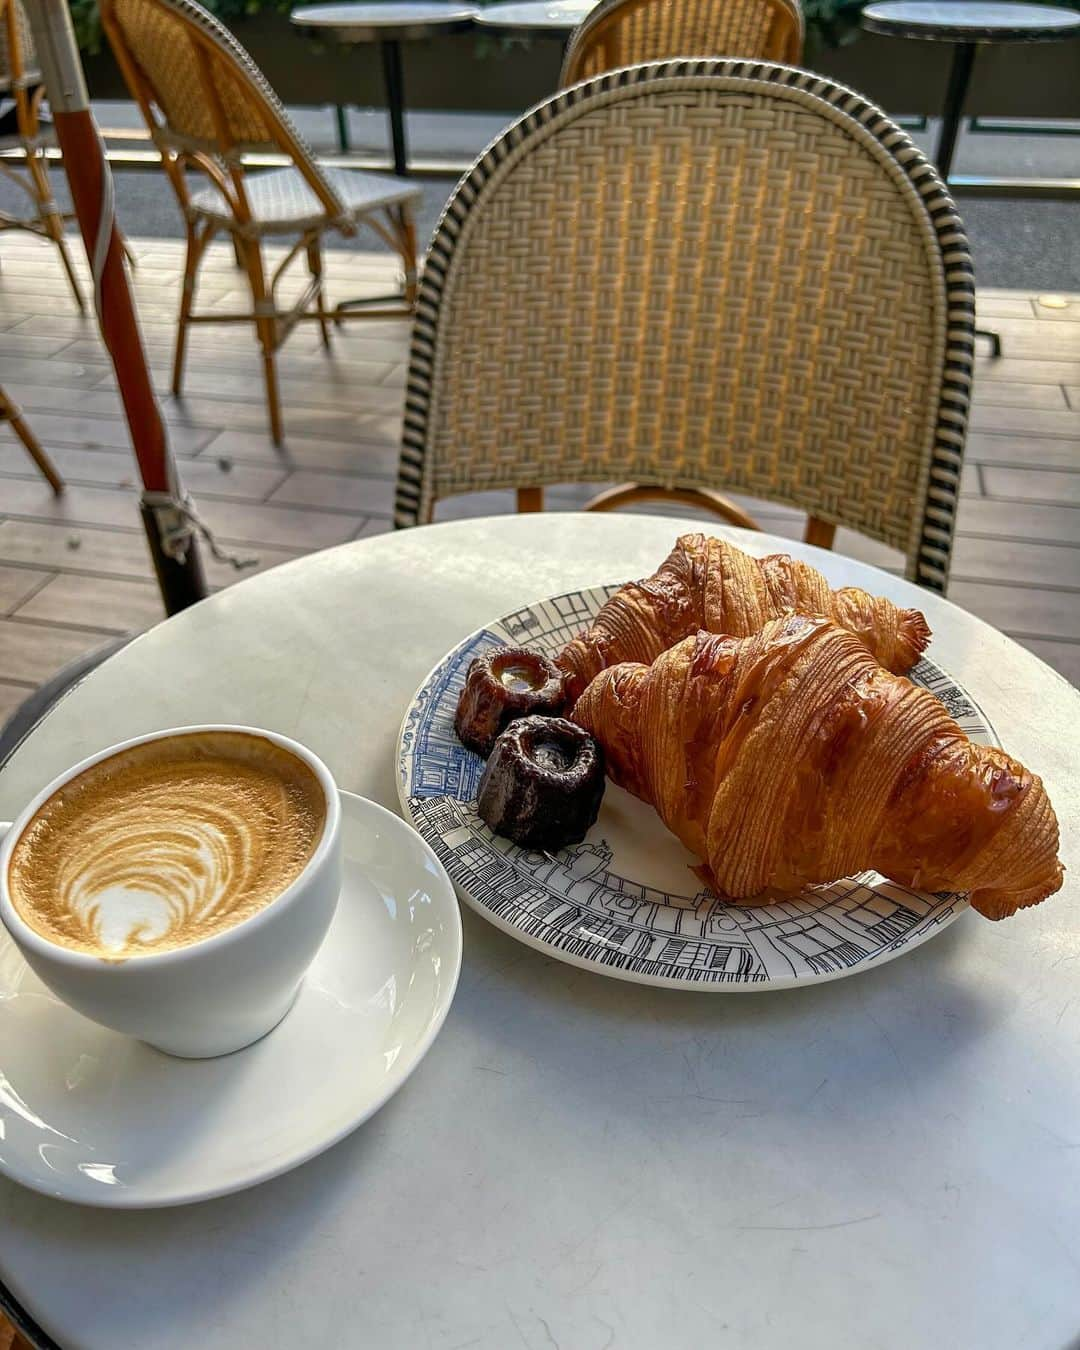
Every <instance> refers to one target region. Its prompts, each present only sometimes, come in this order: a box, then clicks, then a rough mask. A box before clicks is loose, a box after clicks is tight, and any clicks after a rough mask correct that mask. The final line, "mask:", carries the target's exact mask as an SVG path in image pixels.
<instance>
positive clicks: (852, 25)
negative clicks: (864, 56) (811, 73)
mask: <svg viewBox="0 0 1080 1350" xmlns="http://www.w3.org/2000/svg"><path fill="white" fill-rule="evenodd" d="M866 2H867V0H803V14H804V15H805V16H806V58H805V59H806V61H807V64H810V63H811V62H812V60H813V57H814V55H815V53H817V52H820V51H822V50H824V48H826V47H844V46H846V45H847V44H848V43H849V42H854V41H855V39H856V38H857V37H858V35H859V15H860V14H861V13H862V9H863V5H864V4H865V3H866Z"/></svg>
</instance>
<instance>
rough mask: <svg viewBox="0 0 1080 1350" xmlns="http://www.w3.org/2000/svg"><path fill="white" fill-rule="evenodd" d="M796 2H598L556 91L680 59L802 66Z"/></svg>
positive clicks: (571, 48)
mask: <svg viewBox="0 0 1080 1350" xmlns="http://www.w3.org/2000/svg"><path fill="white" fill-rule="evenodd" d="M803 32H804V28H803V14H802V9H801V8H800V6H799V0H600V4H598V5H597V6H596V8H595V9H594V10H592V11H591V12H590V13H589V14H588V15H587V16H586V18H585V19H584V20H583V22H582V23H580V24H579V25H578V27H577V28H576V29H575V30H574V33H573V36H572V37H571V39H570V42H569V44H568V45H567V48H566V55H565V56H564V58H563V65H562V74H561V75H560V76H559V87H560V88H562V89H565V88H566V87H567V86H568V85H571V84H577V82H578V81H579V80H587V79H590V78H591V77H592V76H594V75H601V74H603V72H604V71H605V70H615V69H616V68H617V67H619V66H632V65H639V64H641V63H642V62H646V61H668V60H672V59H673V58H675V57H679V56H739V57H743V58H744V59H747V60H758V61H780V62H783V63H784V64H785V65H790V66H797V65H798V64H799V63H800V62H801V61H802V51H803Z"/></svg>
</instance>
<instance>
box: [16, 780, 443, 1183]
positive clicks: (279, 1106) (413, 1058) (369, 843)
mask: <svg viewBox="0 0 1080 1350" xmlns="http://www.w3.org/2000/svg"><path fill="white" fill-rule="evenodd" d="M341 802H342V820H341V828H342V843H343V846H344V855H345V884H344V887H343V889H342V893H341V900H340V902H339V904H338V910H337V914H336V915H335V917H334V921H333V923H332V925H331V927H330V931H329V933H328V934H327V937H326V941H325V942H324V944H323V946H322V948H321V950H320V951H319V954H318V955H317V956H316V958H315V961H314V963H313V965H312V966H311V969H310V970H309V971H308V974H307V977H306V979H305V981H304V984H303V986H302V988H301V991H300V997H299V998H298V999H297V1001H296V1004H295V1005H294V1007H293V1009H292V1011H291V1012H290V1013H289V1014H288V1016H287V1017H286V1018H285V1020H284V1021H283V1022H281V1023H280V1024H279V1025H278V1026H277V1027H276V1028H275V1030H273V1031H272V1032H271V1033H270V1034H269V1035H268V1036H266V1037H264V1038H263V1040H261V1041H258V1042H257V1043H256V1044H255V1045H252V1046H249V1047H248V1048H247V1049H246V1050H240V1051H238V1052H237V1053H236V1054H233V1055H225V1056H222V1057H221V1058H220V1059H206V1060H182V1059H173V1058H171V1057H170V1056H169V1055H164V1054H162V1053H161V1052H160V1051H157V1050H152V1049H151V1048H150V1047H149V1046H146V1045H143V1044H142V1043H140V1042H139V1041H135V1040H132V1039H131V1038H130V1037H127V1036H121V1035H118V1034H117V1033H116V1032H113V1031H107V1030H106V1029H105V1028H103V1027H99V1026H97V1025H96V1024H95V1023H93V1022H89V1021H87V1020H86V1018H84V1017H81V1016H80V1015H79V1014H78V1013H76V1012H73V1011H72V1010H71V1009H70V1008H68V1007H66V1006H65V1005H64V1004H63V1003H61V1002H60V1001H59V1000H58V999H57V998H55V997H54V996H53V995H52V994H51V993H49V991H48V990H47V989H46V988H45V987H44V985H42V984H41V983H40V981H39V980H38V979H37V977H36V976H35V975H34V974H33V972H32V971H31V970H30V969H29V967H28V966H27V965H26V963H25V962H24V961H23V959H22V957H21V956H20V954H19V952H18V949H17V948H16V947H15V945H14V944H13V943H12V941H11V939H10V938H9V937H8V935H7V933H6V931H5V930H4V929H3V928H0V1172H3V1173H4V1174H5V1175H7V1176H9V1177H11V1178H12V1179H13V1180H14V1181H18V1182H21V1183H22V1184H23V1185H24V1186H29V1187H31V1188H32V1189H33V1190H36V1191H42V1192H44V1193H45V1194H46V1195H54V1196H58V1197H60V1198H61V1199H64V1200H74V1201H77V1202H78V1203H80V1204H84V1205H100V1206H105V1207H107V1208H112V1209H148V1208H156V1207H159V1206H164V1205H180V1204H186V1203H189V1202H191V1201H194V1200H207V1199H209V1198H210V1197H211V1196H215V1195H225V1194H227V1193H228V1192H229V1191H237V1190H242V1189H243V1188H244V1187H246V1186H254V1185H255V1184H256V1183H257V1182H260V1181H266V1180H267V1179H268V1178H270V1177H273V1176H277V1175H278V1174H279V1173H281V1172H287V1171H288V1170H289V1169H290V1168H292V1167H296V1166H297V1165H298V1164H299V1163H302V1162H305V1161H307V1159H308V1158H312V1157H314V1156H315V1154H317V1153H321V1152H322V1151H323V1150H324V1149H326V1148H329V1147H330V1145H331V1144H335V1143H337V1141H338V1140H339V1139H341V1138H343V1137H344V1136H345V1135H346V1134H348V1133H349V1132H350V1131H351V1130H354V1129H355V1128H356V1127H357V1126H358V1125H359V1124H360V1123H361V1122H362V1121H364V1120H366V1119H367V1118H368V1116H370V1115H372V1113H373V1112H375V1111H377V1110H378V1108H379V1107H380V1106H382V1105H383V1103H384V1102H385V1101H387V1100H388V1098H390V1097H391V1096H393V1094H394V1093H395V1092H396V1091H397V1090H398V1088H399V1087H401V1085H402V1083H404V1082H405V1080H406V1079H407V1078H408V1076H409V1074H410V1073H412V1071H413V1069H415V1068H416V1066H417V1065H418V1064H419V1063H420V1061H421V1059H423V1057H424V1055H425V1053H426V1052H427V1050H428V1048H429V1047H430V1045H431V1043H432V1041H433V1040H434V1039H435V1037H436V1035H437V1034H438V1031H439V1028H440V1027H441V1026H442V1024H443V1021H444V1019H445V1017H446V1014H447V1011H448V1010H449V1007H450V1003H451V1000H452V999H453V997H454V989H455V987H456V985H457V978H458V972H459V970H460V969H461V916H460V913H459V911H458V906H457V901H456V900H455V898H454V893H453V889H452V887H451V886H450V883H449V880H448V879H447V876H446V873H445V872H444V871H443V869H442V867H441V865H440V864H439V862H438V861H437V860H436V858H435V856H434V855H433V853H432V852H431V850H430V849H429V848H428V847H427V846H426V845H425V844H424V842H423V841H422V840H421V839H419V838H418V837H417V835H416V834H415V833H414V831H413V830H411V829H410V828H409V826H408V825H406V824H405V822H404V821H402V820H401V819H399V818H398V817H397V816H396V815H394V814H393V813H392V812H390V811H387V810H385V809H384V808H383V807H381V806H376V805H375V803H374V802H369V801H366V800H365V799H364V798H362V797H354V796H353V795H352V794H351V793H348V792H343V793H342V794H341Z"/></svg>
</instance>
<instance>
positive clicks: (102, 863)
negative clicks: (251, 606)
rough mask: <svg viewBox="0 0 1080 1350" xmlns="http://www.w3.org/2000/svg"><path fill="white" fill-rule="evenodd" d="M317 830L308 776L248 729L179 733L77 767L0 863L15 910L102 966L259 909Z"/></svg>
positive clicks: (280, 887)
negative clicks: (5, 869)
mask: <svg viewBox="0 0 1080 1350" xmlns="http://www.w3.org/2000/svg"><path fill="white" fill-rule="evenodd" d="M325 824H326V800H325V796H324V793H323V789H322V785H321V783H320V782H319V779H318V778H317V777H316V775H315V773H314V772H313V771H312V770H311V769H310V768H309V767H308V765H307V764H305V763H304V762H303V761H302V760H300V759H298V758H297V757H296V756H295V755H293V754H291V753H290V752H289V751H288V750H285V749H284V748H282V747H281V746H278V745H275V744H274V743H273V742H272V741H268V740H266V739H264V738H263V737H261V736H255V735H252V734H250V733H247V732H233V731H207V732H192V733H186V734H185V733H181V734H178V735H175V736H167V737H164V738H162V739H161V740H155V741H148V742H145V743H144V744H142V745H137V746H132V747H131V748H130V749H127V750H122V751H120V752H119V753H118V754H116V755H112V756H110V757H109V758H108V759H105V760H102V761H100V762H99V763H98V764H94V765H92V766H91V767H90V768H89V769H85V770H84V771H83V772H82V773H81V774H79V775H78V776H77V777H76V778H73V779H72V780H71V781H70V782H68V783H65V784H64V786H63V787H61V788H59V789H58V790H57V791H56V792H54V793H53V795H52V796H51V797H50V798H49V799H48V801H47V802H45V804H44V805H43V806H41V807H40V808H39V809H38V811H37V812H36V813H35V815H34V816H33V818H32V819H31V820H30V822H29V824H28V825H27V826H26V828H25V829H24V830H23V832H22V835H21V836H20V838H19V841H18V843H17V844H16V845H15V848H14V850H13V851H12V854H11V860H10V863H9V866H8V877H7V881H8V891H9V894H10V896H11V901H12V904H13V905H14V907H15V909H16V911H17V912H18V914H19V916H20V917H21V918H22V919H23V920H24V922H25V923H27V924H28V925H29V926H30V927H31V928H32V929H34V930H35V932H37V933H39V934H40V935H41V936H42V937H44V938H47V939H48V940H49V941H50V942H55V943H58V944H59V945H60V946H62V947H69V948H72V949H73V950H75V951H81V952H89V953H91V954H93V955H96V956H101V957H104V958H106V959H114V960H115V959H121V958H126V957H130V956H138V955H141V954H145V953H150V952H162V951H170V950H172V949H174V948H177V947H186V946H188V945H190V944H191V943H193V942H199V941H201V940H202V939H204V938H208V937H212V936H213V935H214V934H216V933H220V932H223V931H224V930H225V929H227V928H231V927H233V926H234V925H235V924H238V923H242V922H243V921H244V920H245V919H247V918H249V917H250V916H251V915H252V914H255V913H256V912H257V911H258V910H260V909H262V908H263V907H264V906H266V905H268V904H269V903H270V902H271V901H272V900H273V899H275V897H276V896H278V895H280V894H281V893H282V891H284V890H285V889H286V888H287V887H288V886H289V885H290V884H291V883H292V882H293V881H295V879H296V878H297V877H298V876H299V874H300V873H301V872H302V871H303V869H304V867H305V866H306V864H307V862H308V860H309V859H310V858H311V856H312V854H313V853H314V852H315V849H316V848H317V846H318V844H319V840H320V839H321V837H322V833H323V829H324V827H325Z"/></svg>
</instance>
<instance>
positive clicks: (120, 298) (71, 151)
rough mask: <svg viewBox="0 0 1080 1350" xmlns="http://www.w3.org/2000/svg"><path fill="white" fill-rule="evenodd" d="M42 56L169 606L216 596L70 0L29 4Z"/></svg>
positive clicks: (152, 548)
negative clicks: (130, 270)
mask: <svg viewBox="0 0 1080 1350" xmlns="http://www.w3.org/2000/svg"><path fill="white" fill-rule="evenodd" d="M26 8H27V11H28V13H29V17H30V26H31V29H32V30H33V34H34V43H35V46H36V48H37V56H38V61H39V63H40V65H41V70H42V75H43V77H44V80H45V89H46V92H47V93H48V96H49V105H50V108H51V110H52V116H53V123H54V125H55V127H56V137H57V140H58V141H59V143H60V150H61V152H62V154H63V157H64V171H65V173H66V175H67V180H68V184H69V186H70V188H71V198H72V203H73V205H74V207H75V214H76V216H77V217H78V221H79V229H80V231H81V233H82V237H83V243H84V244H85V246H86V254H87V257H88V258H89V260H90V266H91V270H92V272H93V280H94V303H95V307H96V309H97V316H98V324H99V326H100V328H101V336H102V339H103V340H104V342H105V346H106V347H107V348H108V351H109V356H110V357H111V358H112V363H113V369H114V370H115V372H116V383H117V386H118V387H119V390H120V398H121V400H122V402H123V405H124V413H125V416H126V418H127V424H128V430H129V432H130V435H131V443H132V446H133V448H134V450H135V457H136V459H137V460H138V463H139V472H140V474H141V476H142V481H143V495H142V502H141V511H142V520H143V525H144V527H145V529H146V537H147V540H148V541H149V544H150V556H151V558H152V560H153V563H154V571H155V572H156V573H157V579H158V584H159V586H160V587H161V595H162V599H163V600H164V602H165V611H166V613H168V614H176V613H177V612H178V611H179V610H181V609H185V608H186V607H187V606H188V605H191V604H194V603H195V601H196V600H201V599H203V597H204V596H205V595H206V578H205V575H204V573H203V568H202V560H201V558H200V556H199V548H198V543H197V540H196V538H195V535H194V532H193V530H192V527H191V519H190V515H189V512H188V510H187V509H186V508H187V503H186V498H185V496H184V493H183V489H182V488H181V487H180V483H179V479H178V477H177V472H176V465H175V462H174V461H173V458H172V455H171V452H170V450H169V444H168V440H167V438H166V433H165V423H164V421H163V420H162V416H161V410H160V409H159V407H158V404H157V398H156V397H155V394H154V389H153V385H152V383H151V380H150V372H149V370H148V368H147V364H146V353H145V351H144V350H143V345H142V335H141V334H140V332H139V321H138V317H137V315H136V313H135V306H134V303H133V301H132V298H131V289H130V287H129V285H128V278H127V273H126V271H125V270H124V257H123V247H122V244H121V240H120V234H119V232H118V230H117V229H116V223H115V218H114V213H113V183H112V173H111V171H110V169H109V165H108V161H107V160H106V158H105V148H104V146H103V144H102V142H101V137H100V135H99V133H98V129H97V126H96V125H95V123H94V119H93V116H92V114H91V112H90V101H89V97H88V95H87V91H86V81H85V79H84V77H83V70H82V65H81V63H80V61H79V51H78V46H77V44H76V42H75V33H74V30H73V29H72V26H71V16H70V14H69V13H68V7H67V0H28V2H27V5H26Z"/></svg>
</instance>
